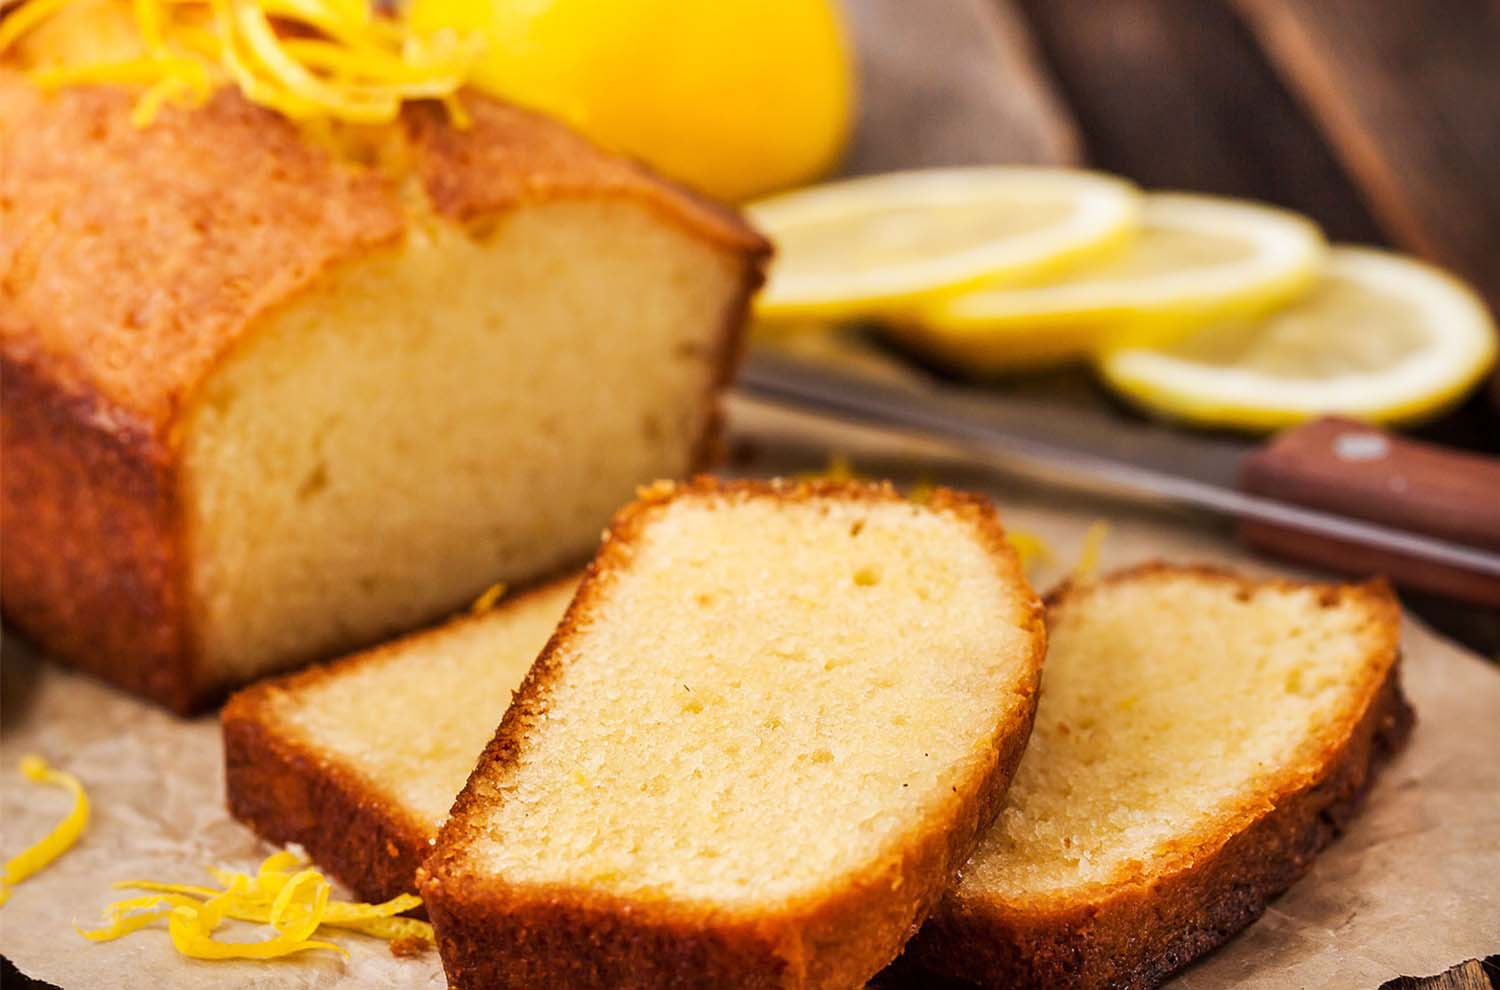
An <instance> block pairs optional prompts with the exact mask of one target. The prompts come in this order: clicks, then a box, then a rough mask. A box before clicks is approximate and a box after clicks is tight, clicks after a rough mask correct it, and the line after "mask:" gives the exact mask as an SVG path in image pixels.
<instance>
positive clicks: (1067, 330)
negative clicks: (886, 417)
mask: <svg viewBox="0 0 1500 990" xmlns="http://www.w3.org/2000/svg"><path fill="white" fill-rule="evenodd" d="M1142 222H1143V223H1144V224H1145V225H1147V226H1150V225H1153V224H1155V225H1159V226H1161V227H1164V228H1166V229H1170V230H1174V231H1181V232H1185V233H1189V234H1203V235H1205V236H1210V237H1216V238H1220V239H1234V240H1237V241H1239V242H1240V243H1242V244H1243V245H1245V247H1246V248H1247V249H1248V250H1249V252H1250V253H1249V254H1248V256H1246V257H1243V258H1236V259H1234V260H1233V261H1232V262H1225V263H1224V264H1222V265H1220V266H1216V267H1209V266H1199V267H1193V268H1188V269H1184V270H1181V271H1172V272H1162V273H1159V274H1155V275H1151V276H1148V277H1140V276H1124V275H1119V276H1114V277H1099V278H1080V279H1078V280H1076V281H1074V280H1069V279H1068V278H1067V276H1066V275H1065V276H1064V278H1063V280H1062V281H1059V282H1053V283H1049V284H1045V285H1023V286H1009V287H991V286H980V287H978V288H976V289H973V290H970V291H967V292H960V293H954V294H950V295H946V296H943V297H942V298H939V299H936V300H934V301H932V302H930V303H928V304H927V305H925V306H923V307H921V308H920V310H918V311H917V312H915V313H913V314H912V316H911V318H910V319H908V320H904V321H902V323H901V326H900V328H899V335H900V336H902V337H904V338H907V339H909V340H911V341H912V342H913V343H914V344H916V345H917V346H919V347H921V348H923V349H924V350H927V351H928V352H930V353H932V354H933V355H934V356H936V357H938V358H939V359H940V360H943V361H945V362H946V363H948V364H952V365H955V366H957V367H960V368H963V369H964V370H967V371H969V372H971V373H974V372H977V373H995V372H998V371H1006V370H1014V369H1017V368H1025V367H1028V366H1032V365H1037V364H1046V363H1053V362H1057V361H1062V360H1067V359H1070V358H1075V357H1078V356H1080V355H1083V354H1086V353H1088V352H1090V351H1092V350H1096V349H1099V348H1101V347H1110V346H1120V345H1122V344H1126V343H1130V344H1150V343H1158V342H1161V341H1165V340H1170V339H1172V338H1174V337H1177V336H1181V335H1182V334H1184V333H1188V332H1191V331H1192V330H1193V329H1194V328H1197V327H1200V326H1203V325H1205V324H1208V323H1212V322H1215V321H1218V320H1225V319H1234V318H1248V317H1252V316H1255V315H1258V314H1260V313H1263V312H1265V311H1267V310H1270V309H1273V308H1275V307H1276V306H1279V305H1282V304H1284V303H1286V302H1288V301H1290V300H1292V299H1295V298H1296V297H1297V296H1298V295H1300V294H1302V293H1303V292H1305V291H1306V290H1307V289H1308V288H1309V287H1310V286H1311V285H1312V284H1313V283H1314V282H1315V281H1316V280H1317V276H1318V271H1319V268H1320V266H1321V264H1322V262H1323V258H1324V257H1325V255H1326V253H1327V244H1326V242H1325V241H1324V239H1323V234H1322V231H1321V230H1319V229H1318V227H1317V225H1316V224H1314V223H1313V222H1312V221H1310V220H1308V219H1307V218H1305V217H1303V216H1301V215H1299V214H1296V213H1292V212H1289V211H1287V210H1281V209H1277V208H1274V207H1269V206H1263V205H1261V204H1258V203H1250V202H1243V201H1237V200H1230V199H1223V198H1220V197H1216V196H1202V195H1195V194H1191V193H1150V194H1148V195H1147V196H1146V197H1145V202H1144V210H1143V214H1142ZM1124 250H1127V251H1128V250H1130V248H1129V247H1128V246H1127V247H1125V248H1124ZM1085 271H1086V269H1085Z"/></svg>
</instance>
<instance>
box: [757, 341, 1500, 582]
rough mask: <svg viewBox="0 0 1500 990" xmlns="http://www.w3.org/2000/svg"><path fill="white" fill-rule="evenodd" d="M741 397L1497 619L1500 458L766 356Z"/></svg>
mask: <svg viewBox="0 0 1500 990" xmlns="http://www.w3.org/2000/svg"><path fill="white" fill-rule="evenodd" d="M738 385H739V388H740V390H741V391H742V392H744V393H745V394H747V395H749V396H752V397H754V398H756V399H760V400H762V401H767V402H771V403H773V404H777V405H783V406H789V407H793V408H797V409H801V410H804V411H808V412H816V413H821V414H823V415H826V416H832V417H834V418H837V419H841V420H845V421H848V422H855V423H861V424H864V425H867V426H875V427H881V428H885V429H894V430H897V431H901V432H906V433H911V434H916V435H919V436H922V437H925V438H928V439H932V440H939V441H943V442H945V443H947V444H949V445H952V446H955V447H957V448H960V449H962V450H964V451H965V452H967V453H968V454H970V455H971V456H975V457H977V458H979V459H981V460H983V461H984V462H986V463H987V464H990V465H992V466H994V467H997V468H1000V469H1002V470H1004V471H1008V472H1010V473H1012V474H1015V475H1020V476H1024V477H1027V478H1030V479H1032V480H1036V481H1040V482H1042V483H1045V484H1051V485H1057V486H1060V487H1064V488H1067V489H1071V490H1075V491H1080V492H1086V493H1089V494H1094V495H1102V496H1106V497H1113V498H1124V499H1128V500H1133V501H1142V500H1147V501H1151V502H1156V503H1167V504H1173V505H1180V506H1189V507H1193V508H1196V509H1202V510H1208V511H1210V512H1212V513H1215V514H1217V515H1220V516H1225V517H1228V518H1230V519H1232V520H1234V521H1236V522H1237V524H1238V533H1239V536H1240V538H1241V539H1242V540H1243V541H1244V542H1245V543H1247V544H1248V545H1250V546H1252V547H1255V548H1257V549H1259V550H1261V551H1263V552H1268V553H1271V554H1274V555H1277V556H1281V557H1285V558H1290V559H1294V560H1297V561H1300V562H1303V563H1310V564H1315V565H1318V566H1321V567H1325V568H1328V569H1330V570H1333V571H1338V572H1343V573H1349V574H1355V575H1360V576H1365V575H1375V574H1378V575H1383V576H1385V577H1387V578H1388V579H1390V580H1391V581H1392V582H1393V583H1395V584H1398V585H1401V586H1404V587H1408V588H1414V589H1419V590H1422V591H1429V592H1435V593H1438V594H1441V595H1445V596H1448V597H1451V598H1457V599H1459V600H1462V601H1466V602H1470V603H1473V604H1477V605H1483V606H1489V607H1494V608H1500V459H1497V458H1489V457H1482V456H1478V455H1470V454H1464V453H1459V452H1456V451H1452V450H1448V449H1445V448H1442V447H1437V446H1434V445H1431V444H1424V443H1419V442H1417V441H1413V440H1408V439H1406V438H1403V437H1399V436H1397V435H1395V434H1393V433H1390V432H1387V431H1385V430H1381V429H1379V428H1377V427H1373V426H1370V425H1368V424H1363V423H1358V422H1355V421H1353V420H1346V419H1340V418H1337V417H1326V418H1323V419H1317V420H1314V421H1312V422H1310V423H1307V424H1304V425H1302V426H1298V427H1294V428H1292V429H1289V430H1287V431H1285V432H1283V433H1281V434H1279V435H1277V436H1276V437H1274V438H1273V439H1272V440H1271V441H1270V442H1269V443H1268V444H1265V445H1262V446H1259V447H1257V446H1254V445H1250V444H1245V443H1236V442H1233V441H1228V440H1224V439H1219V438H1214V437H1205V436H1191V435H1187V434H1184V433H1182V432H1181V431H1179V430H1176V429H1173V428H1171V427H1167V426H1165V425H1160V424H1150V423H1144V424H1143V423H1129V422H1122V421H1120V420H1118V419H1116V418H1113V417H1110V416H1108V415H1105V414H1102V413H1097V412H1092V411H1089V410H1085V409H1077V408H1069V407H1058V406H1056V405H1052V404H1043V403H1039V402H1036V401H1032V400H1028V399H1024V398H1015V397H1010V396H1004V395H998V394H996V393H995V392H993V391H991V390H983V389H980V388H976V387H972V386H963V385H950V384H937V383H926V382H923V383H920V384H917V383H907V382H898V383H892V382H887V381H883V380H878V379H875V378H872V377H868V376H864V375H860V374H854V373H850V372H848V371H843V370H837V369H833V368H829V367H825V366H823V365H822V364H814V363H812V362H809V361H807V360H804V359H799V358H796V357H792V356H788V355H786V354H782V353H777V352H776V351H775V350H774V349H772V348H770V347H767V346H766V345H763V344H757V345H755V346H753V347H752V348H751V350H750V354H749V356H748V358H747V360H746V361H745V364H744V365H743V367H742V368H741V370H740V375H739V378H738Z"/></svg>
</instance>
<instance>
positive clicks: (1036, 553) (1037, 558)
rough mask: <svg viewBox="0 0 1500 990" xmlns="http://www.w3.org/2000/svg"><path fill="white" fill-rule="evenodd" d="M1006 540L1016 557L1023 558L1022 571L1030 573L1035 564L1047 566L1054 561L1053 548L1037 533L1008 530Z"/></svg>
mask: <svg viewBox="0 0 1500 990" xmlns="http://www.w3.org/2000/svg"><path fill="white" fill-rule="evenodd" d="M1005 539H1006V542H1008V543H1009V544H1010V547H1011V549H1012V550H1014V551H1015V552H1016V556H1017V557H1020V558H1021V568H1022V570H1028V571H1029V570H1031V567H1032V565H1033V564H1046V563H1049V562H1051V560H1052V548H1051V547H1049V546H1048V545H1047V541H1046V540H1043V539H1042V538H1041V537H1040V536H1037V535H1036V534H1035V533H1028V532H1027V531H1026V530H1024V529H1007V530H1006V531H1005Z"/></svg>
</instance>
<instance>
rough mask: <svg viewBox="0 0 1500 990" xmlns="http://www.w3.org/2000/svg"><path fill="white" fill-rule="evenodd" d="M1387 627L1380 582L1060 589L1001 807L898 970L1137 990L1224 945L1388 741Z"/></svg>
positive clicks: (1143, 579) (1391, 616) (1127, 576)
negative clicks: (1032, 716) (1024, 742)
mask: <svg viewBox="0 0 1500 990" xmlns="http://www.w3.org/2000/svg"><path fill="white" fill-rule="evenodd" d="M1399 621H1400V611H1399V608H1398V606H1397V604H1396V601H1395V599H1394V598H1393V596H1392V595H1391V593H1390V591H1389V590H1388V589H1387V588H1386V586H1385V585H1384V584H1381V583H1372V584H1364V585H1316V584H1301V583H1296V582H1290V581H1255V580H1249V579H1245V578H1241V577H1236V576H1235V575H1233V574H1230V573H1228V572H1223V571H1217V570H1209V569H1205V568H1199V567H1173V566H1168V565H1163V564H1150V565H1146V566H1144V567H1140V568H1137V569H1134V570H1129V571H1125V572H1122V573H1118V574H1115V575H1113V576H1111V577H1108V578H1105V579H1104V580H1102V581H1099V582H1098V583H1094V584H1084V585H1079V586H1074V587H1065V588H1063V589H1062V590H1061V591H1060V592H1058V593H1057V594H1056V595H1054V596H1053V597H1052V598H1051V599H1050V600H1049V607H1048V638H1049V644H1050V645H1049V652H1048V657H1047V671H1046V676H1045V678H1044V680H1043V685H1042V700H1041V705H1040V707H1039V709H1038V712H1037V718H1036V728H1035V731H1034V732H1033V733H1032V737H1031V742H1030V745H1029V746H1028V748H1027V750H1026V754H1025V757H1024V758H1023V759H1022V761H1021V766H1020V769H1019V770H1018V771H1017V773H1016V778H1015V782H1014V784H1013V785H1012V787H1011V790H1010V796H1009V798H1008V800H1007V803H1006V807H1005V810H1004V811H1003V812H1002V813H1001V815H1000V818H999V819H998V821H997V822H996V824H995V825H994V827H993V828H991V829H990V831H989V832H988V833H987V834H986V835H985V837H984V839H983V840H982V841H981V842H980V845H979V850H978V852H976V853H975V854H974V857H973V858H972V859H971V860H970V861H969V862H968V863H967V864H966V865H965V866H964V867H963V869H962V871H961V878H960V879H959V880H958V882H957V883H956V885H955V886H954V887H953V888H952V890H951V891H950V892H949V893H948V895H947V896H946V897H945V898H944V900H943V902H942V904H941V905H940V906H939V908H938V909H937V910H936V911H935V912H934V913H933V916H932V918H931V919H930V920H929V921H928V923H927V925H926V926H925V927H924V928H923V929H922V931H921V933H920V934H919V935H918V936H917V938H916V939H915V940H913V942H912V943H911V945H910V946H909V947H908V948H907V952H906V954H905V956H903V959H902V965H901V969H903V970H905V971H907V972H910V971H911V970H913V969H917V970H927V971H930V972H933V973H938V974H942V975H945V976H949V977H955V978H958V979H961V980H963V981H966V982H967V983H971V984H978V985H980V986H982V987H990V988H995V990H1000V988H1006V990H1011V988H1015V990H1028V988H1031V990H1043V988H1046V990H1103V988H1106V987H1107V988H1111V990H1143V988H1148V987H1154V986H1156V985H1157V984H1159V983H1161V982H1162V981H1163V980H1164V979H1166V977H1167V976H1169V975H1170V974H1172V973H1173V972H1175V971H1176V970H1178V969H1180V968H1181V967H1183V966H1185V965H1186V964H1187V963H1189V962H1191V961H1192V960H1193V959H1195V958H1197V957H1198V956H1200V955H1202V954H1204V953H1205V952H1208V951H1209V950H1211V949H1213V948H1214V947H1215V946H1217V945H1219V944H1221V943H1222V942H1224V941H1225V940H1226V939H1228V938H1229V937H1230V936H1231V935H1233V934H1234V933H1235V932H1236V931H1238V930H1239V929H1241V928H1243V927H1245V926H1246V925H1248V924H1249V923H1250V922H1252V921H1253V920H1255V918H1256V917H1258V916H1259V915H1260V913H1261V912H1262V911H1263V910H1264V909H1265V907H1266V903H1267V902H1268V901H1269V900H1270V899H1271V898H1272V897H1274V896H1276V895H1277V894H1278V893H1280V892H1282V891H1284V890H1285V889H1286V888H1287V887H1289V886H1290V885H1291V884H1292V883H1293V882H1294V881H1295V880H1296V879H1297V878H1298V877H1300V876H1301V875H1302V874H1303V873H1304V872H1305V871H1306V870H1307V868H1308V866H1309V865H1310V864H1311V862H1312V859H1313V856H1314V855H1315V854H1316V853H1317V852H1318V850H1319V849H1321V848H1322V847H1323V846H1324V845H1326V844H1327V843H1328V842H1329V841H1330V840H1331V839H1332V838H1333V837H1334V836H1335V835H1336V834H1337V833H1338V832H1339V830H1340V829H1341V828H1342V827H1343V825H1344V823H1345V822H1346V820H1347V819H1348V817H1349V815H1350V814H1351V812H1352V811H1353V810H1354V808H1355V805H1356V804H1357V802H1358V800H1359V798H1360V796H1361V794H1362V793H1363V791H1364V790H1365V788H1366V787H1367V786H1368V785H1369V783H1370V780H1371V775H1372V773H1373V771H1374V769H1375V763H1376V758H1377V756H1379V755H1380V754H1381V753H1383V752H1384V751H1386V750H1388V749H1390V748H1392V747H1394V746H1395V745H1396V744H1397V743H1399V742H1400V741H1401V740H1402V739H1403V738H1404V737H1405V734H1406V731H1407V729H1408V727H1409V725H1410V723H1411V718H1412V715H1411V710H1410V708H1409V707H1408V706H1407V704H1406V701H1405V700H1404V698H1403V697H1402V694H1401V690H1400V687H1399V685H1398V681H1397V649H1398V636H1399ZM926 983H927V981H925V980H923V981H921V983H919V984H916V985H926Z"/></svg>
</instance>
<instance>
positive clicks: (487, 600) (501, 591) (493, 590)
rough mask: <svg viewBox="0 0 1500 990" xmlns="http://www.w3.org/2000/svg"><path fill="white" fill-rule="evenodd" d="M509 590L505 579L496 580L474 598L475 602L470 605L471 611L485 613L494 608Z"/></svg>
mask: <svg viewBox="0 0 1500 990" xmlns="http://www.w3.org/2000/svg"><path fill="white" fill-rule="evenodd" d="M507 590H508V589H507V587H506V584H505V582H504V581H496V582H495V583H494V584H492V585H490V586H489V587H488V588H485V589H484V591H483V593H481V594H480V596H479V597H478V598H476V599H474V604H473V605H470V606H469V612H470V613H471V614H473V615H483V614H484V613H485V612H488V611H489V610H490V609H492V608H494V607H495V604H496V603H497V602H499V601H500V599H502V598H504V597H505V592H506V591H507Z"/></svg>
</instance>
